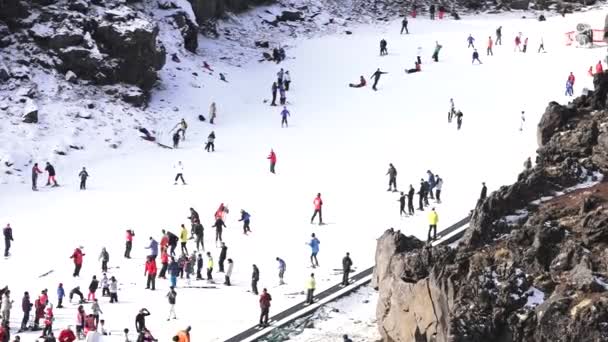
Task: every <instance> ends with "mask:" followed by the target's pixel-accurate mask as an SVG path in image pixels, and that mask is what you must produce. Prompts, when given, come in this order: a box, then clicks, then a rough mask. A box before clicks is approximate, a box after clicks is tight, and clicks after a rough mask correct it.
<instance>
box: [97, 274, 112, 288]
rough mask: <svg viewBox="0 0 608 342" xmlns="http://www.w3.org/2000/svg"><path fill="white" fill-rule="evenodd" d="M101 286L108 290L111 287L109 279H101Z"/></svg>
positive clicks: (104, 277) (105, 277)
mask: <svg viewBox="0 0 608 342" xmlns="http://www.w3.org/2000/svg"><path fill="white" fill-rule="evenodd" d="M99 284H100V285H101V288H102V289H107V288H108V287H109V286H110V282H109V280H108V277H107V276H105V275H104V276H103V277H102V278H101V281H100V282H99Z"/></svg>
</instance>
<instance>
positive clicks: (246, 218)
mask: <svg viewBox="0 0 608 342" xmlns="http://www.w3.org/2000/svg"><path fill="white" fill-rule="evenodd" d="M250 217H251V215H249V213H248V212H246V211H245V210H243V211H242V212H241V219H240V220H239V222H241V221H245V222H249V218H250Z"/></svg>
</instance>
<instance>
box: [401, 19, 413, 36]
mask: <svg viewBox="0 0 608 342" xmlns="http://www.w3.org/2000/svg"><path fill="white" fill-rule="evenodd" d="M407 24H408V22H407V17H403V20H401V32H400V33H399V34H403V31H405V34H410V31H408V29H407Z"/></svg>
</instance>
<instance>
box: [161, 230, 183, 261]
mask: <svg viewBox="0 0 608 342" xmlns="http://www.w3.org/2000/svg"><path fill="white" fill-rule="evenodd" d="M163 234H165V235H166V236H167V238H168V240H169V247H171V250H170V254H171V256H175V248H177V242H178V241H179V238H178V237H177V235H175V234H173V233H172V232H165V230H164V229H163Z"/></svg>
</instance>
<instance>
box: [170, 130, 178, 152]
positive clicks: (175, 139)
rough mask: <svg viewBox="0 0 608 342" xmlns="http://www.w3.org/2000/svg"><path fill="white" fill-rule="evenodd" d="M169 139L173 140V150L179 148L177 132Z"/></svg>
mask: <svg viewBox="0 0 608 342" xmlns="http://www.w3.org/2000/svg"><path fill="white" fill-rule="evenodd" d="M171 139H172V140H173V148H178V147H179V132H174V133H173V136H172V137H171Z"/></svg>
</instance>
